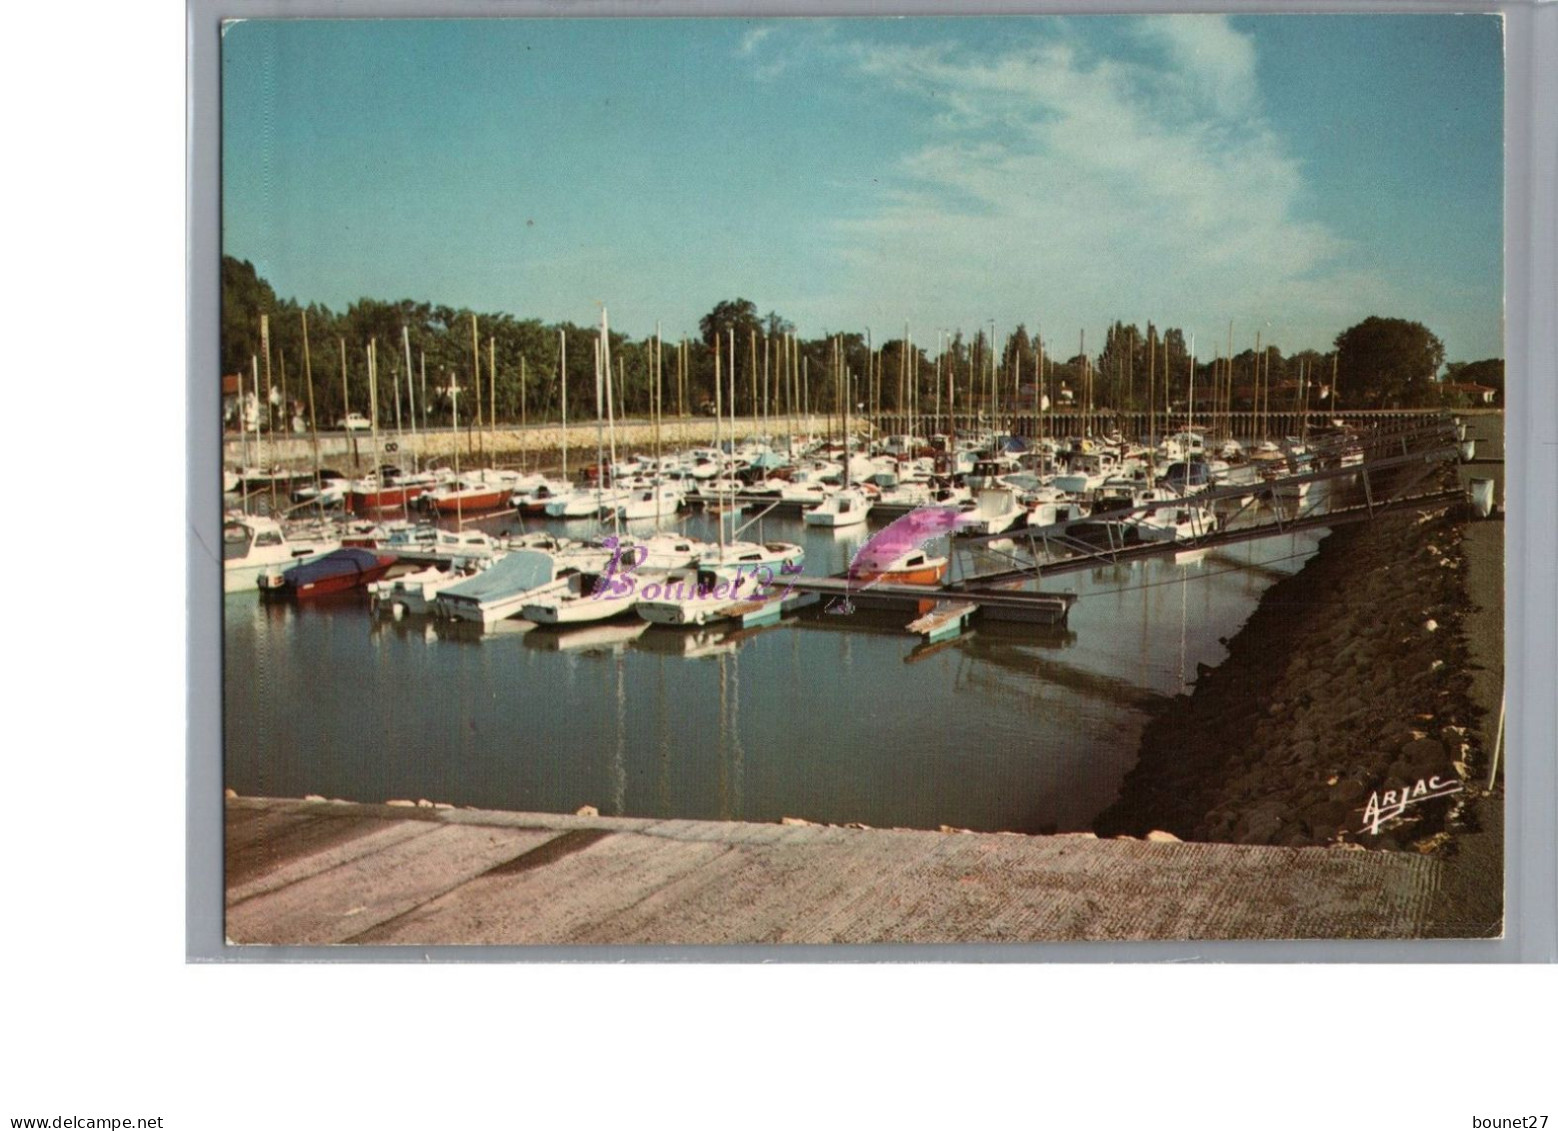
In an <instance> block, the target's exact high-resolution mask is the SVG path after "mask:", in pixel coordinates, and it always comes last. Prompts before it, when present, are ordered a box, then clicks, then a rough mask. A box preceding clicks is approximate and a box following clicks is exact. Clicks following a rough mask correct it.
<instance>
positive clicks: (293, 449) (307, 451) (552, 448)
mask: <svg viewBox="0 0 1558 1131" xmlns="http://www.w3.org/2000/svg"><path fill="white" fill-rule="evenodd" d="M1502 411H1503V410H1501V409H1493V408H1483V409H1464V410H1459V411H1457V413H1456V415H1458V416H1461V417H1464V418H1468V419H1471V418H1476V417H1482V416H1492V417H1500V416H1502ZM1439 415H1440V412H1439V410H1437V409H1434V410H1412V409H1399V410H1397V409H1391V410H1359V411H1354V412H1341V413H1325V412H1311V413H1308V414H1300V413H1296V412H1288V413H1276V412H1274V413H1270V414H1261V415H1259V416H1257V414H1255V413H1248V412H1235V413H1203V412H1198V413H1197V414H1196V426H1197V427H1198V428H1200V429H1202V430H1205V431H1208V432H1209V433H1210V434H1212V435H1214V436H1218V437H1221V436H1235V437H1242V438H1248V437H1252V436H1256V435H1263V434H1264V435H1272V436H1284V435H1298V434H1300V433H1301V432H1303V431H1304V430H1305V428H1306V426H1307V427H1308V428H1310V429H1316V428H1322V427H1326V426H1327V425H1329V423H1330V422H1331V421H1332V420H1334V419H1342V420H1344V421H1346V422H1347V423H1349V424H1352V425H1356V426H1358V427H1361V428H1373V427H1380V426H1392V425H1402V424H1405V423H1407V422H1410V421H1413V420H1421V419H1425V418H1433V417H1437V416H1439ZM1175 420H1176V423H1173V424H1169V423H1168V422H1166V420H1165V418H1164V416H1163V415H1162V414H1158V415H1156V416H1151V415H1149V414H1148V413H1145V412H1131V413H1114V412H1092V413H1088V412H1083V411H1081V410H1069V409H1067V410H1057V411H1055V412H1045V413H1033V412H1031V411H1030V412H1019V413H1017V414H1016V415H1015V416H1010V415H1006V414H1003V416H1002V429H1003V431H1007V432H1010V433H1011V434H1013V435H1017V436H1024V437H1038V436H1074V435H1088V434H1102V433H1105V432H1109V431H1112V430H1115V429H1118V430H1119V431H1120V432H1122V433H1123V434H1124V435H1126V436H1129V437H1133V438H1142V437H1146V436H1149V435H1162V434H1164V433H1165V432H1167V431H1170V430H1171V429H1172V428H1178V427H1180V426H1181V424H1182V423H1183V418H1182V416H1178V417H1176V418H1175ZM950 423H952V422H950V421H948V420H947V418H946V417H944V416H936V415H934V414H930V413H926V414H922V415H921V416H919V417H917V418H914V419H911V418H909V417H904V416H894V415H891V414H887V415H883V416H881V417H879V418H878V419H877V420H876V421H875V422H874V432H875V433H876V434H878V435H891V434H895V433H905V432H910V431H913V432H915V433H916V434H918V435H921V436H926V435H931V434H933V433H935V432H938V431H939V432H944V431H946V430H947V429H948V426H949V424H950ZM956 426H957V430H959V431H964V432H967V431H972V430H976V429H984V428H988V427H989V426H990V425H989V422H988V421H987V420H986V419H985V418H983V417H982V416H968V415H964V414H962V413H959V414H958V419H957V421H956ZM850 427H851V431H852V432H853V433H854V434H855V435H857V436H859V435H865V434H869V433H871V432H872V431H873V422H872V420H871V419H870V418H868V417H865V416H856V417H853V418H851V421H850ZM796 428H797V430H798V431H799V432H800V433H802V434H810V435H818V436H826V435H829V434H830V430H831V431H836V430H837V429H838V418H837V417H836V416H835V417H830V416H827V415H824V414H820V413H813V414H812V415H811V416H809V417H798V418H797V421H796ZM730 431H731V426H730V423H729V421H728V420H727V421H722V422H721V424H720V435H721V436H722V437H726V438H728V437H729V435H730ZM789 432H790V418H789V417H787V416H774V417H766V418H761V419H759V418H757V417H751V416H746V417H738V418H737V419H736V422H735V433H736V435H737V436H738V437H741V438H745V437H747V436H753V435H759V434H763V433H768V434H772V435H775V436H783V435H787V434H788V433H789ZM563 436H564V429H563V427H562V425H561V424H560V423H557V422H552V423H544V424H532V425H528V426H526V427H524V428H520V427H518V426H516V425H514V424H511V423H510V424H499V425H498V426H497V427H496V428H494V429H490V430H489V429H475V428H472V427H464V428H460V429H459V430H458V431H456V430H454V429H451V428H448V427H444V428H434V429H432V430H430V431H418V432H417V433H416V434H415V435H413V434H412V433H411V431H410V430H409V429H403V430H402V431H401V433H400V434H399V435H397V434H396V433H395V430H394V429H393V428H385V429H380V432H379V445H380V452H381V454H383V455H385V456H387V457H394V458H396V459H404V458H406V456H407V455H408V454H410V455H412V456H414V457H415V458H416V459H418V460H427V459H442V460H452V459H453V457H454V455H455V451H456V448H458V450H459V455H460V459H461V461H462V462H463V461H466V460H471V461H474V462H475V463H476V464H479V465H483V466H485V465H486V464H487V463H488V462H489V460H488V456H489V454H490V455H491V456H492V457H493V459H494V460H495V461H496V462H497V463H499V464H501V465H508V464H513V465H518V464H521V463H526V462H527V461H529V460H532V459H545V461H546V462H547V463H549V464H555V463H556V462H557V459H556V456H557V454H558V453H560V452H561V450H562V445H563ZM714 436H715V422H714V419H713V417H708V416H685V417H668V418H665V419H664V420H662V422H661V427H660V442H661V444H662V445H664V446H665V447H666V448H667V449H670V448H686V447H695V446H707V445H711V444H713V442H714ZM567 438H568V448H569V462H570V464H571V465H573V464H574V459H575V456H577V466H580V467H582V466H584V465H585V464H588V463H592V462H593V461H594V458H595V443H596V426H595V423H594V422H593V421H586V422H575V423H572V424H570V425H569V426H568V428H567ZM654 440H655V429H654V425H653V423H652V422H650V421H648V420H643V419H631V420H623V421H618V422H617V425H616V443H617V451H618V452H619V453H626V452H642V451H649V450H651V449H652V448H653V445H654ZM246 451H247V455H246V454H245V453H246ZM319 455H320V459H321V461H322V462H323V463H324V464H325V465H326V466H335V465H338V464H341V463H346V464H352V465H355V466H361V467H367V466H369V465H371V463H372V461H373V440H372V436H371V434H370V433H368V432H355V433H344V432H321V433H320V435H319ZM222 458H223V461H224V462H225V463H226V464H228V465H231V466H237V465H238V464H240V463H247V464H249V465H251V466H254V465H264V466H272V465H281V466H285V467H297V468H302V467H311V466H312V465H313V459H314V444H313V440H312V439H311V438H310V437H309V436H307V435H303V434H298V433H293V434H281V433H266V434H265V435H264V436H263V437H261V439H260V441H259V443H258V445H256V442H255V439H254V437H253V436H250V437H248V442H247V445H246V444H245V440H244V438H243V437H241V436H239V435H238V434H237V433H234V432H231V431H229V432H228V433H226V434H225V435H224V437H223V443H222ZM354 461H355V462H354Z"/></svg>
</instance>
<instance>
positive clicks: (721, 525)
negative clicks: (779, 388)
mask: <svg viewBox="0 0 1558 1131" xmlns="http://www.w3.org/2000/svg"><path fill="white" fill-rule="evenodd" d="M722 415H724V410H723V407H722V406H721V404H720V371H719V337H718V336H717V335H716V337H715V339H714V450H715V451H716V452H720V451H721V449H720V446H719V422H720V417H721V416H722ZM724 472H725V459H724V456H723V453H722V454H721V456H720V458H719V461H718V465H717V467H716V470H715V472H714V475H715V482H716V483H718V482H721V481H722V480H723V479H724V477H725V476H724ZM715 497H716V498H718V497H719V496H718V493H716V496H715ZM723 510H724V508H723V507H721V508H720V511H721V512H723ZM714 528H715V530H717V531H718V532H719V560H720V561H721V562H723V561H724V560H725V516H724V514H723V513H716V514H715V516H714Z"/></svg>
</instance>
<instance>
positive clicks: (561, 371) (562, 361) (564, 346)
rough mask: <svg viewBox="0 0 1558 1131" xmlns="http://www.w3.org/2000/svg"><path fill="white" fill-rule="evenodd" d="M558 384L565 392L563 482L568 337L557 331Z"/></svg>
mask: <svg viewBox="0 0 1558 1131" xmlns="http://www.w3.org/2000/svg"><path fill="white" fill-rule="evenodd" d="M557 383H558V385H560V386H561V387H562V391H563V482H565V483H566V482H567V481H568V335H567V333H565V332H564V331H562V330H559V331H557Z"/></svg>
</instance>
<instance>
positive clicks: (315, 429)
mask: <svg viewBox="0 0 1558 1131" xmlns="http://www.w3.org/2000/svg"><path fill="white" fill-rule="evenodd" d="M298 316H299V317H300V318H301V319H302V321H303V381H304V383H305V384H306V385H307V386H308V434H309V437H310V438H311V439H312V440H313V442H314V490H315V491H316V492H317V491H319V490H320V488H321V486H322V484H321V482H320V478H319V421H318V420H316V419H315V417H314V362H313V358H312V357H311V356H310V354H309V349H308V311H306V310H300V311H298ZM315 499H316V500H317V499H318V495H317V494H316V495H315Z"/></svg>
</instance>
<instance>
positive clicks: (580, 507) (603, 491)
mask: <svg viewBox="0 0 1558 1131" xmlns="http://www.w3.org/2000/svg"><path fill="white" fill-rule="evenodd" d="M627 498H628V492H626V491H623V490H621V489H619V488H616V487H575V488H574V489H573V490H572V491H571V492H569V493H568V494H566V495H561V496H559V497H557V498H554V499H552V500H551V501H550V502H548V503H547V504H546V514H547V517H548V518H594V517H598V516H599V515H600V514H601V513H602V512H605V513H607V514H609V513H610V512H611V511H612V510H614V509H615V508H616V507H618V506H620V505H621V504H622V503H624V502H626V501H627Z"/></svg>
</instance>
